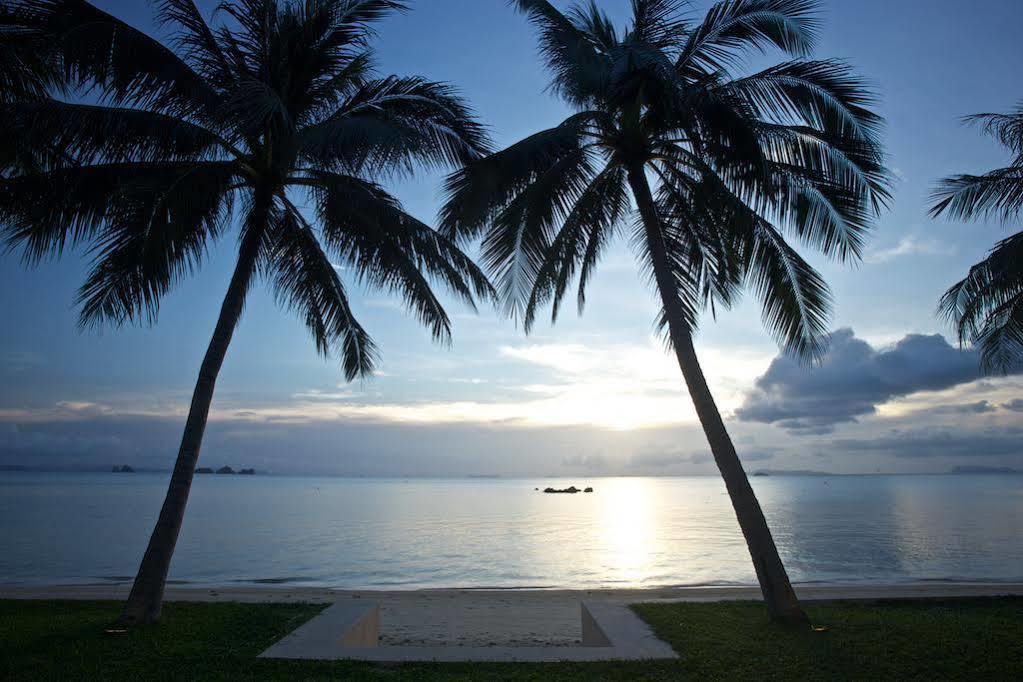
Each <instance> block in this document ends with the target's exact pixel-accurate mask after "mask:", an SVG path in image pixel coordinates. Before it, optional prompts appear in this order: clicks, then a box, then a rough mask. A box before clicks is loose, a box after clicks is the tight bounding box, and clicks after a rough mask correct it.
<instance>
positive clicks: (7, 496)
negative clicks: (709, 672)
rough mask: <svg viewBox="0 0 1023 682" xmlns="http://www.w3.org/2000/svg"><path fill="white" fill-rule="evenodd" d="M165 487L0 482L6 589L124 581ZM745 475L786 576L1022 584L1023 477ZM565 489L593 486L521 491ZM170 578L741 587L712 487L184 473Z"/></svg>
mask: <svg viewBox="0 0 1023 682" xmlns="http://www.w3.org/2000/svg"><path fill="white" fill-rule="evenodd" d="M167 478H168V475H166V474H143V473H137V474H110V473H89V474H65V473H21V472H5V473H0V528H2V535H0V583H7V584H75V583H107V582H121V581H130V580H131V577H132V576H133V575H134V572H135V570H136V568H137V566H138V561H139V559H140V558H141V556H142V552H143V550H144V548H145V544H146V542H147V540H148V538H149V533H150V531H151V530H152V526H153V522H154V520H155V518H156V514H157V512H158V510H159V505H160V503H161V502H162V500H163V494H164V490H165V486H166V482H167ZM752 482H753V486H754V488H755V489H756V492H757V495H758V497H759V499H760V502H761V505H762V506H763V508H764V511H765V513H766V515H767V517H768V521H769V523H770V525H771V528H772V530H773V532H774V537H775V541H776V542H777V544H778V548H779V551H780V552H781V555H782V558H783V560H784V561H785V564H786V566H787V567H788V570H789V574H790V576H791V578H792V580H793V581H794V582H796V583H899V582H910V581H994V582H997V581H1006V582H1012V581H1023V476H1011V475H979V474H978V475H944V476H942V475H933V476H915V475H914V476H883V475H876V476H770V477H754V478H753V479H752ZM571 484H574V485H576V486H578V487H583V486H587V485H592V486H593V487H594V488H595V492H593V493H592V494H582V493H580V494H577V495H550V494H544V493H542V492H539V491H537V490H535V488H539V489H541V490H542V489H543V488H544V487H546V486H548V485H553V486H555V487H565V486H568V485H571ZM170 578H171V580H172V581H176V582H181V583H189V584H195V585H203V586H206V585H210V586H228V585H245V584H249V585H252V584H296V585H307V586H327V587H338V588H350V589H415V588H434V587H466V588H554V587H559V588H633V587H635V588H639V587H664V586H673V585H734V584H754V583H755V575H754V573H753V568H752V566H751V564H750V558H749V555H748V554H747V552H746V547H745V544H744V542H743V539H742V535H741V533H740V531H739V529H738V526H737V524H736V521H735V516H734V514H733V512H732V509H731V506H730V504H729V500H728V497H727V495H726V493H725V489H724V484H723V483H722V482H721V481H720V479H718V478H716V477H678V478H593V479H586V478H577V479H515V480H511V479H409V480H403V479H357V478H311V477H310V478H304V477H285V476H218V475H206V476H197V477H196V480H195V485H194V486H193V489H192V496H191V499H190V501H189V507H188V511H187V514H186V519H185V524H184V528H183V530H182V534H181V538H180V540H179V542H178V547H177V551H176V554H175V556H174V562H173V564H172V566H171V575H170Z"/></svg>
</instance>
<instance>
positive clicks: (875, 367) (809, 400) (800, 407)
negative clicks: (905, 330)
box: [735, 329, 994, 434]
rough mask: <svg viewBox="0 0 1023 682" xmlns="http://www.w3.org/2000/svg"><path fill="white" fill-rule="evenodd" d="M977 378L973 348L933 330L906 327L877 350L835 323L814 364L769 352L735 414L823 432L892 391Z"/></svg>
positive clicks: (983, 408)
mask: <svg viewBox="0 0 1023 682" xmlns="http://www.w3.org/2000/svg"><path fill="white" fill-rule="evenodd" d="M979 378H980V371H979V356H978V354H977V353H976V352H975V351H963V350H959V349H957V348H954V347H953V346H951V345H949V343H948V342H947V341H946V340H945V339H944V338H943V337H942V336H941V335H938V334H935V335H932V336H925V335H921V334H908V335H906V336H905V337H903V338H902V339H901V340H899V341H898V342H896V343H895V344H894V345H893V346H891V347H888V348H885V349H880V350H879V349H875V348H873V347H872V346H871V345H870V344H868V343H867V342H866V341H864V340H862V339H859V338H856V336H855V334H854V333H853V331H852V330H851V329H840V330H838V331H836V332H834V333H833V334H832V335H831V345H830V348H829V350H828V353H827V355H826V356H825V357H824V360H823V362H822V364H821V366H820V367H816V368H806V367H803V366H801V365H799V364H798V362H796V361H795V360H793V359H792V358H790V357H789V356H787V355H785V354H782V355H780V356H778V357H777V358H775V359H774V361H772V362H771V365H770V367H768V369H767V372H766V373H764V375H763V376H761V377H760V378H758V379H757V380H756V384H755V387H754V389H753V391H751V392H750V393H749V394H748V395H747V396H746V399H745V401H744V403H743V404H742V406H741V407H740V408H739V409H737V410H736V412H735V414H736V416H737V417H738V418H739V419H740V420H742V421H747V422H761V423H766V424H776V425H777V426H780V427H782V428H784V429H787V430H789V431H793V432H797V433H802V434H814V433H816V434H821V433H828V432H830V431H831V430H832V429H833V428H834V426H835V425H836V424H841V423H846V422H855V421H856V420H857V417H861V416H863V415H868V414H874V413H875V412H876V411H877V409H878V406H879V405H882V404H884V403H886V402H888V401H890V400H893V399H895V398H900V397H904V396H908V395H911V394H913V393H917V392H920V391H939V390H943V389H948V388H951V387H953V386H957V385H960V384H965V383H969V382H972V381H975V380H977V379H979ZM948 409H949V411H950V412H959V413H969V412H972V413H981V412H989V411H992V410H993V409H994V407H993V405H990V404H988V403H987V402H986V401H979V402H976V403H972V404H969V405H953V406H950V407H949V408H948Z"/></svg>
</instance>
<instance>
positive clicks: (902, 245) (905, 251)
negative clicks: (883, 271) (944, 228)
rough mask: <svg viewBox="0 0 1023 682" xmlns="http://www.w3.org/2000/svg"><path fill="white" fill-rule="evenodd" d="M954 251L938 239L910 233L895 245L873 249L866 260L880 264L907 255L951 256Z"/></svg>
mask: <svg viewBox="0 0 1023 682" xmlns="http://www.w3.org/2000/svg"><path fill="white" fill-rule="evenodd" d="M954 253H955V249H953V248H952V247H951V246H949V245H948V244H944V243H942V242H940V241H938V240H937V239H933V238H930V237H921V236H919V235H917V234H909V235H906V236H905V237H903V238H902V239H900V240H899V243H898V244H896V245H895V246H891V247H888V248H886V249H871V250H870V251H868V252H867V255H866V257H865V259H864V260H866V261H867V262H868V263H872V264H875V265H879V264H882V263H888V262H891V261H893V260H895V259H897V258H903V257H905V256H951V255H953V254H954Z"/></svg>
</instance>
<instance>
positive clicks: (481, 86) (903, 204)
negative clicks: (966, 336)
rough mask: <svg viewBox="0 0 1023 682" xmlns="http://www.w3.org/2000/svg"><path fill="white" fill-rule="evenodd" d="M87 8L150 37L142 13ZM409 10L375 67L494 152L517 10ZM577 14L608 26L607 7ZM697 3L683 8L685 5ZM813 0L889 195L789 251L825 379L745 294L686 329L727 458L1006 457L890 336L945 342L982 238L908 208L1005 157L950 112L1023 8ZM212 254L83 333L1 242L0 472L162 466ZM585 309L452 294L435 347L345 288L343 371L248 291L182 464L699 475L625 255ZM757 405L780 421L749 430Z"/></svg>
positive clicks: (521, 81)
mask: <svg viewBox="0 0 1023 682" xmlns="http://www.w3.org/2000/svg"><path fill="white" fill-rule="evenodd" d="M96 4H97V5H99V6H100V7H102V8H104V9H106V10H108V11H111V12H113V13H115V14H117V15H118V16H120V17H122V18H124V19H126V20H128V21H129V22H131V23H132V24H134V25H136V26H138V27H140V28H143V29H144V30H147V31H149V32H153V33H157V34H159V29H157V28H155V27H154V26H153V25H152V22H151V18H150V17H151V14H150V10H149V8H148V6H147V5H146V3H143V2H138V1H137V0H130V1H129V0H102V1H98V2H97V3H96ZM212 4H213V3H212V2H209V3H202V2H200V6H205V7H210V6H212ZM411 4H412V11H411V12H409V13H408V14H405V15H398V16H395V17H393V18H390V19H388V20H387V21H385V22H383V23H382V24H381V25H380V38H379V40H378V42H377V44H376V48H377V56H378V61H379V65H380V71H381V72H383V73H397V74H420V75H423V76H426V77H428V78H431V79H435V80H444V81H449V82H451V83H453V84H455V85H457V86H458V87H459V88H460V90H461V91H462V93H463V94H464V95H465V96H466V98H467V99H468V100H469V101H470V102H471V104H472V105H473V106H474V107H475V109H476V110H477V111H478V113H479V114H480V116H481V117H482V119H483V120H484V121H485V122H486V123H487V124H488V125H489V127H490V129H491V131H492V133H493V136H494V138H495V140H496V142H497V143H498V144H499V145H506V144H508V143H511V142H514V141H516V140H517V139H519V138H521V137H523V136H525V135H527V134H530V133H532V132H535V131H537V130H539V129H542V128H545V127H549V126H551V125H553V124H556V123H557V122H558V121H559V120H561V119H562V118H563V117H564V116H565V115H566V113H567V110H566V109H565V108H564V106H563V105H562V104H561V103H560V102H558V101H556V100H555V99H553V98H552V97H551V96H549V95H548V94H546V93H545V92H544V86H545V85H546V82H547V79H546V75H545V73H544V72H543V69H542V68H541V65H540V63H539V60H538V58H537V56H536V48H535V40H534V36H533V34H532V32H531V29H530V27H529V25H528V23H527V22H526V21H525V19H524V18H523V17H522V16H520V15H518V14H516V13H515V12H514V11H513V10H512V9H510V8H509V7H508V6H507V4H506V3H505V2H504V0H418V1H415V2H412V3H411ZM557 4H559V5H567V4H568V3H557ZM599 4H600V5H601V6H602V7H604V8H605V9H606V10H607V11H608V12H609V13H611V14H612V15H613V16H614V17H616V18H617V19H619V20H620V21H624V19H625V16H626V10H627V6H628V1H627V0H600V2H599ZM707 6H708V3H704V2H699V1H696V2H694V11H702V10H703V9H705V8H706V7H707ZM823 8H824V13H823V19H824V23H823V29H822V36H821V41H820V46H819V49H818V51H817V55H818V56H821V57H839V58H843V59H846V60H848V61H849V62H851V63H852V64H853V65H854V66H855V68H856V70H857V71H858V72H859V73H861V74H862V75H864V76H866V77H868V78H869V79H870V80H871V81H873V82H874V83H875V84H876V87H877V91H878V94H879V96H880V104H879V106H878V109H879V112H880V113H881V114H882V115H883V116H884V117H885V118H886V119H887V121H888V125H887V142H888V150H889V154H890V165H891V167H892V168H893V169H895V173H896V175H897V177H898V184H897V187H896V191H895V200H894V203H893V206H892V208H891V210H890V211H889V212H888V213H886V214H885V215H884V216H883V217H882V219H881V220H880V221H879V223H878V226H877V230H876V232H875V234H874V235H873V238H872V239H871V241H870V246H869V248H868V250H867V254H866V258H865V261H864V262H863V263H862V264H860V265H859V266H857V267H854V268H846V267H840V266H837V265H834V264H831V263H827V262H824V261H821V260H814V262H815V263H817V264H818V265H819V266H820V267H821V269H822V270H823V272H824V273H825V274H826V276H827V277H828V279H829V281H830V282H831V283H832V285H833V287H834V291H835V294H836V315H835V318H834V324H833V327H834V328H835V329H836V330H843V331H841V332H839V333H838V335H837V336H836V344H835V347H836V350H835V352H834V353H833V354H832V356H829V358H828V360H827V362H826V367H825V371H820V370H817V371H815V372H814V373H813V374H812V375H808V374H807V372H806V370H803V369H798V368H797V369H792V368H787V367H785V361H784V360H783V359H777V360H776V356H777V355H778V349H777V347H776V345H775V344H774V343H773V341H772V340H771V337H770V336H769V335H768V334H767V333H766V332H765V331H764V330H763V329H762V327H761V325H760V319H759V311H758V310H757V308H756V306H755V305H752V304H748V303H747V304H743V305H740V306H739V307H738V308H736V309H735V310H733V311H730V312H728V313H726V314H724V315H721V316H719V319H718V320H717V321H716V322H713V321H711V320H710V319H709V318H708V319H707V321H706V322H705V326H704V328H703V329H702V330H701V332H700V335H699V338H698V350H699V352H700V354H701V357H702V359H703V361H704V364H705V370H706V372H707V374H708V376H709V377H710V379H711V382H712V387H713V388H714V390H715V392H716V394H717V397H718V400H719V403H720V404H721V407H722V409H723V411H724V412H725V413H726V415H727V416H728V421H729V426H730V428H731V429H732V431H733V433H734V435H735V439H736V441H737V443H738V445H739V449H740V456H743V457H744V458H745V459H746V460H747V466H748V468H750V469H754V468H777V469H786V468H805V469H824V470H831V471H845V472H861V471H865V472H871V471H943V470H946V469H948V468H949V467H951V466H955V465H958V464H986V465H1008V466H1023V457H1021V455H1020V451H1019V450H1018V449H1016V445H1015V443H1017V442H1019V430H1020V428H1021V426H1023V412H1020V411H1019V410H1018V409H1015V407H1018V406H1019V405H1020V403H1014V402H1013V401H1014V400H1018V399H1019V398H1020V397H1023V392H1021V391H1020V388H1021V386H1023V383H1021V382H1020V381H1019V380H1017V379H1015V378H1011V377H1010V378H996V379H983V380H981V379H979V377H978V375H977V374H976V372H975V371H974V369H973V366H972V365H971V364H970V363H972V362H974V361H975V358H973V357H972V356H971V355H969V354H967V355H966V356H961V355H960V354H959V352H958V350H956V351H955V352H953V353H952V354H949V352H948V351H951V350H952V349H950V348H946V346H947V344H945V345H943V344H941V343H938V341H937V340H935V339H931V340H930V341H928V340H927V339H925V338H923V337H919V336H908V335H912V334H916V335H933V334H943V335H945V336H946V337H947V338H948V339H949V341H952V340H951V337H950V335H949V331H948V329H946V328H945V327H944V326H943V325H942V323H940V321H939V320H937V319H936V318H935V315H934V309H935V306H936V303H937V299H938V297H939V296H940V294H941V292H942V291H944V289H945V288H947V286H948V285H949V284H951V283H952V282H953V281H955V280H956V279H958V278H959V277H960V276H961V275H962V274H963V273H964V272H965V270H966V269H967V268H968V266H969V264H970V263H972V262H974V261H976V260H977V259H979V258H980V257H981V256H982V255H983V254H984V252H985V251H986V250H987V249H988V248H989V247H990V246H991V245H992V244H993V243H994V241H995V240H996V239H997V238H998V237H999V236H1000V235H1002V234H1004V233H1005V230H1006V229H1007V228H1006V227H1004V226H999V225H996V224H989V225H984V224H970V225H963V224H957V223H950V222H944V221H933V220H931V219H930V218H928V217H927V214H926V206H927V195H928V192H929V190H930V188H931V187H932V185H933V183H934V181H935V180H936V179H937V178H939V177H941V176H944V175H947V174H950V173H957V172H975V171H982V170H984V169H987V168H990V167H994V166H996V165H1000V164H1002V163H1004V161H1005V155H1004V153H1003V152H1002V151H1001V150H1000V149H999V148H998V147H997V146H996V145H995V144H994V143H992V142H991V141H989V140H987V139H985V138H982V137H981V136H980V135H979V134H978V132H977V131H976V130H974V129H971V128H968V127H965V126H963V125H962V124H961V123H960V121H959V119H960V117H962V116H964V115H966V114H970V113H974V112H980V111H1001V110H1006V109H1008V108H1010V107H1011V106H1013V105H1014V104H1015V103H1017V102H1018V101H1019V100H1021V99H1023V92H1021V91H1020V89H1019V73H1021V71H1023V50H1020V49H1019V43H1018V27H1019V26H1020V25H1023V3H1019V2H1017V1H1015V0H1000V1H999V0H986V1H984V2H981V3H972V4H971V3H962V2H957V1H952V0H944V1H928V2H925V1H923V0H917V1H913V0H899V1H898V2H891V1H890V0H887V1H885V0H862V1H860V2H855V3H852V2H843V1H839V0H830V1H828V2H825V3H824V5H823ZM440 182H441V175H440V174H422V175H419V176H417V177H416V178H415V179H414V180H411V181H402V182H396V183H392V186H393V189H394V191H395V192H396V193H397V195H398V196H399V197H400V198H401V199H402V200H403V202H404V203H405V204H406V206H407V208H409V209H410V210H411V211H412V212H413V213H415V214H416V215H418V216H419V217H421V218H423V219H424V220H427V221H428V222H432V221H433V218H434V217H435V214H436V210H437V206H438V197H439V194H440ZM1017 227H1018V226H1017ZM233 246H234V243H233V241H232V240H231V239H227V240H225V241H223V242H222V243H221V244H220V248H219V249H217V250H216V251H215V252H214V254H213V257H212V258H211V259H210V260H209V262H208V263H207V265H206V267H205V268H204V269H203V271H202V272H201V273H199V274H198V275H197V276H196V277H194V278H193V279H191V280H188V281H186V282H185V283H183V284H182V285H181V286H180V287H179V288H178V289H177V290H176V291H175V292H174V293H173V294H171V295H170V296H168V297H167V298H166V299H165V300H164V302H163V305H162V308H161V313H160V320H159V323H158V325H157V326H155V327H153V328H142V329H138V328H125V329H105V330H101V331H95V330H92V331H85V332H80V331H78V330H77V329H76V328H75V310H74V308H73V299H74V294H75V290H76V288H77V286H78V284H79V283H80V282H81V281H82V279H83V276H84V272H85V266H86V261H85V260H84V259H83V257H82V255H81V254H77V255H72V256H68V257H65V259H64V260H62V261H60V262H54V263H47V264H44V265H42V266H40V267H37V268H35V269H32V270H26V269H25V268H23V267H22V266H21V264H20V262H19V261H18V258H17V254H8V255H5V256H0V305H2V307H3V310H4V311H5V328H4V331H3V334H2V336H0V464H8V463H20V464H29V465H33V466H44V467H46V466H76V467H78V466H80V467H90V466H102V467H105V466H107V465H109V464H111V463H114V462H121V461H124V462H132V463H136V464H141V465H142V466H148V467H153V468H169V467H170V465H171V462H172V458H173V455H174V452H175V450H176V444H177V443H176V441H177V439H178V437H179V435H180V428H181V425H182V423H183V416H182V415H183V412H184V410H185V409H186V407H187V403H188V399H189V396H190V392H191V389H192V385H193V381H194V377H195V373H196V370H197V367H198V363H199V361H200V359H201V357H202V354H203V352H204V350H205V346H206V344H207V342H208V339H209V334H210V333H211V331H212V328H213V324H214V321H215V316H216V313H217V309H218V307H219V303H220V299H221V296H222V293H223V291H224V289H225V287H226V284H227V280H228V278H229V275H230V267H231V264H232V255H233V254H232V248H233ZM588 301H589V302H588V306H587V309H586V311H585V315H584V316H583V317H581V318H580V317H577V316H576V315H575V314H574V311H571V310H566V311H565V313H563V314H562V317H561V319H560V320H559V323H558V325H557V326H556V327H554V328H552V327H550V325H546V324H541V325H538V326H537V329H536V330H535V332H534V333H533V334H532V335H531V336H530V337H528V338H526V337H524V336H523V335H522V334H521V332H520V331H519V330H517V329H516V328H515V326H514V324H512V323H511V322H510V321H508V320H502V319H500V318H499V317H498V316H497V315H496V314H495V313H494V312H493V311H491V310H486V309H484V310H481V311H480V314H479V315H475V314H473V313H472V312H471V311H469V310H467V309H465V308H464V306H461V305H459V304H455V303H452V304H451V307H450V309H449V312H451V313H452V315H453V317H454V323H455V327H454V342H453V344H452V346H451V347H450V348H445V347H439V346H437V345H435V344H433V343H431V342H430V340H429V337H428V334H427V333H426V332H425V331H424V330H422V329H420V328H418V327H417V325H416V324H415V322H414V321H413V320H412V319H411V318H410V317H409V316H408V315H406V314H405V312H404V311H403V310H402V309H401V307H400V305H399V304H398V302H397V301H396V300H395V299H393V298H390V297H388V296H387V295H386V294H384V293H381V292H375V291H366V292H363V293H361V294H360V295H359V297H358V300H356V301H355V306H356V311H357V313H358V315H359V317H360V319H361V320H362V322H363V324H364V325H365V326H366V327H367V328H368V329H369V330H370V331H371V332H372V333H373V335H374V337H375V338H376V340H377V342H378V344H379V345H380V346H381V348H382V352H383V363H382V365H381V373H380V375H378V376H376V377H374V378H373V379H372V380H370V381H367V382H363V383H357V384H353V385H346V384H345V383H344V382H343V377H342V375H341V373H340V372H339V371H338V368H337V366H336V364H334V363H333V362H331V361H324V360H323V359H322V358H320V357H318V356H317V355H316V353H315V351H314V348H313V345H312V343H311V342H310V341H309V339H308V337H307V335H306V332H305V330H304V328H303V326H302V324H301V322H300V321H299V320H298V319H297V318H296V317H294V316H293V315H289V314H288V313H286V312H282V311H280V310H279V309H278V308H277V307H276V306H275V305H274V304H273V301H272V300H271V299H270V298H269V296H268V295H267V294H266V293H265V292H264V291H262V290H260V289H258V288H257V289H256V290H255V291H254V292H253V294H252V295H251V297H250V300H249V303H248V307H247V309H246V312H245V317H244V318H243V320H242V323H241V326H240V328H239V330H238V332H237V334H236V335H235V340H234V343H233V345H232V348H231V350H230V353H229V355H228V359H227V362H226V364H225V367H224V370H223V373H222V375H221V378H220V381H219V384H218V390H217V395H216V398H215V401H214V413H213V417H212V420H211V425H210V430H209V433H208V438H207V443H206V445H205V447H204V451H203V458H202V462H203V463H204V464H210V465H219V464H221V463H228V464H233V465H236V466H256V467H259V468H263V469H268V470H273V471H285V470H290V471H301V472H323V473H337V474H379V475H458V474H465V473H473V474H480V473H499V474H504V475H516V474H523V475H526V474H531V475H532V474H535V475H597V474H619V473H625V474H631V473H635V474H682V473H706V472H711V471H713V464H712V462H711V461H710V460H709V458H708V455H707V452H706V447H705V445H704V442H703V438H702V434H701V433H700V430H699V427H698V425H697V424H696V422H695V418H694V416H693V413H692V408H691V407H690V406H689V404H688V396H687V395H685V392H684V390H685V389H684V386H683V384H682V382H681V376H680V375H679V373H678V369H677V367H675V366H674V365H673V364H672V362H671V360H670V359H669V358H668V356H667V355H666V354H665V353H664V351H663V346H662V344H661V342H660V341H659V340H658V339H657V338H656V337H655V336H654V331H653V326H652V320H653V317H654V311H655V306H654V303H653V296H652V293H651V292H650V290H649V289H648V287H647V285H646V284H645V282H644V281H643V280H642V279H641V278H640V277H639V276H638V275H637V274H636V268H635V265H634V260H633V257H632V255H631V253H630V252H629V250H628V246H627V244H625V243H622V244H620V245H618V247H617V248H616V249H615V250H614V251H613V252H612V253H611V254H609V256H608V258H607V259H606V260H605V262H604V264H603V266H602V267H601V268H600V270H599V271H598V273H597V277H596V280H595V281H594V283H593V284H592V285H591V288H590V292H589V296H588ZM847 330H852V331H847ZM952 343H953V345H954V341H952ZM896 344H900V345H898V346H896ZM900 349H901V350H900ZM964 358H965V359H964ZM893 359H894V360H893ZM773 361H774V365H772V362H773ZM893 361H898V362H901V363H903V364H902V365H899V366H900V367H904V368H905V370H906V371H905V376H903V377H902V379H901V380H900V381H899V382H896V385H890V382H888V383H886V384H885V387H884V388H878V387H876V386H875V387H874V388H873V389H871V390H870V391H868V395H867V396H866V398H864V396H863V392H862V391H863V389H862V386H859V385H858V384H857V385H855V386H854V384H855V383H856V382H853V381H851V378H855V377H862V376H864V375H865V374H864V373H869V372H879V373H883V372H887V371H889V370H890V366H891V365H890V363H891V362H893ZM964 362H965V364H966V365H967V366H966V367H965V368H964V366H963V363H964ZM886 363H888V364H886ZM949 366H954V367H955V368H956V369H955V371H952V372H949V371H947V368H948V367H949ZM900 376H901V375H900ZM805 391H811V392H812V391H817V394H819V395H823V396H829V397H830V398H832V399H834V401H835V403H836V404H835V405H833V406H832V407H833V408H834V409H833V410H832V413H831V416H822V415H820V414H814V413H813V409H812V407H811V406H807V405H805V404H804V406H803V407H802V408H799V407H798V406H795V403H794V402H793V400H794V399H795V398H798V396H800V395H805V393H804V392H805ZM871 391H872V392H871ZM846 397H849V399H848V400H846ZM772 401H773V402H772ZM796 402H798V401H796ZM803 403H805V401H803ZM800 409H803V410H804V411H806V412H807V413H806V414H802V413H798V412H799V410H800ZM778 414H782V415H788V416H787V417H784V418H778V419H773V420H772V419H771V417H770V415H778ZM793 420H796V421H795V422H793ZM793 424H795V425H796V426H799V425H802V426H803V428H793Z"/></svg>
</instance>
